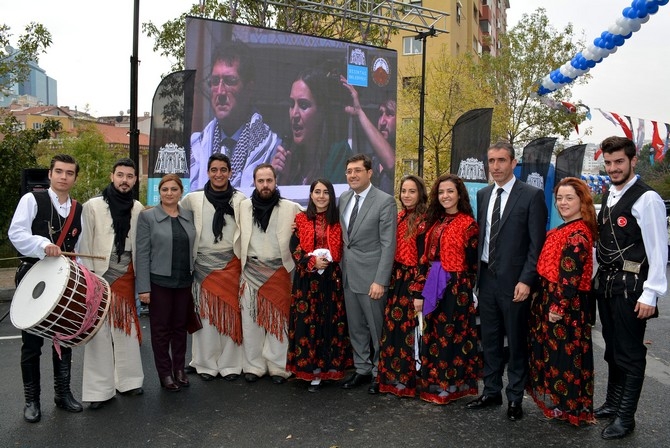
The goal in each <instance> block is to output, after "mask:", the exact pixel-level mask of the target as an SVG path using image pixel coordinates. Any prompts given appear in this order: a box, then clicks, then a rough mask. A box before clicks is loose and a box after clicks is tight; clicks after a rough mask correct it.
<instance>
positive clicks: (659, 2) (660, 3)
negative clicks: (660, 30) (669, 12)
mask: <svg viewBox="0 0 670 448" xmlns="http://www.w3.org/2000/svg"><path fill="white" fill-rule="evenodd" d="M669 1H670V0H656V4H657V5H658V6H664V5H667V4H668V2H669Z"/></svg>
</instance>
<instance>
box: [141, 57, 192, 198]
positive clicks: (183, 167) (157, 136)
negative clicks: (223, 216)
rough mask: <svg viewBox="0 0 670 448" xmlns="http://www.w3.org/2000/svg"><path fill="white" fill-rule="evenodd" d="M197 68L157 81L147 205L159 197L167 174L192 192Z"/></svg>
mask: <svg viewBox="0 0 670 448" xmlns="http://www.w3.org/2000/svg"><path fill="white" fill-rule="evenodd" d="M194 87H195V70H182V71H180V72H174V73H170V74H169V75H167V76H166V77H165V78H163V80H162V81H161V82H160V84H159V85H158V88H157V89H156V92H155V93H154V98H153V102H152V106H151V138H150V140H149V163H148V170H147V173H148V182H147V188H148V190H147V205H156V204H158V203H159V201H160V197H159V194H158V184H159V183H160V180H161V178H162V177H163V176H164V175H166V174H177V175H178V176H179V177H181V178H182V179H183V181H182V182H183V183H184V194H186V193H188V192H189V160H190V138H191V120H192V117H193V92H194Z"/></svg>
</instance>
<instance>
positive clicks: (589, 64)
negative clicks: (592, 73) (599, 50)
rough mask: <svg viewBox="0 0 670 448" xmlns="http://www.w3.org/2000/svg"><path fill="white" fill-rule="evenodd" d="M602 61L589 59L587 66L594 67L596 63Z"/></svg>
mask: <svg viewBox="0 0 670 448" xmlns="http://www.w3.org/2000/svg"><path fill="white" fill-rule="evenodd" d="M602 60H603V59H602V58H600V61H602ZM600 61H588V62H587V63H586V66H587V67H588V68H593V67H595V66H596V64H597V63H598V62H600Z"/></svg>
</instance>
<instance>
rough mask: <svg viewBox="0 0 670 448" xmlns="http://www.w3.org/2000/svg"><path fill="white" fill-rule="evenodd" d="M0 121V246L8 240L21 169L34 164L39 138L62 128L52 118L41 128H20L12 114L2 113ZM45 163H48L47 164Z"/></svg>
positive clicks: (16, 201) (18, 194) (18, 190)
mask: <svg viewBox="0 0 670 448" xmlns="http://www.w3.org/2000/svg"><path fill="white" fill-rule="evenodd" d="M2 117H3V118H4V121H3V122H2V124H0V135H2V136H4V138H3V140H2V141H0V160H2V163H0V245H4V244H5V243H6V242H7V230H8V229H9V224H10V222H11V220H12V216H13V215H14V209H15V208H16V204H17V203H18V202H19V196H20V185H21V172H22V170H23V169H24V168H29V167H35V166H37V160H36V158H35V148H36V146H37V144H38V142H39V141H40V140H43V139H46V138H49V136H50V135H51V134H52V133H54V132H57V131H59V130H60V129H61V124H60V122H58V121H55V120H49V119H47V120H45V121H44V124H43V126H42V127H41V128H40V129H22V126H21V123H19V121H18V120H17V119H16V117H14V116H13V115H4V116H2ZM47 166H48V165H47Z"/></svg>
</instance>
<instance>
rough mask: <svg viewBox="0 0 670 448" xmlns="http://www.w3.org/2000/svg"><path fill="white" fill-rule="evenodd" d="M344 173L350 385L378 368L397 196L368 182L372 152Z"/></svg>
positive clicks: (373, 391)
mask: <svg viewBox="0 0 670 448" xmlns="http://www.w3.org/2000/svg"><path fill="white" fill-rule="evenodd" d="M346 175H347V183H348V184H349V187H351V190H348V191H346V192H344V193H342V196H340V204H339V206H340V224H341V225H342V238H343V239H342V241H343V243H344V244H343V246H344V253H343V255H342V277H343V282H344V283H343V284H344V301H345V305H346V309H347V323H348V325H349V337H350V339H351V346H352V348H353V352H354V367H355V368H356V371H355V372H354V373H353V374H352V375H350V376H349V377H348V378H347V379H346V380H345V381H344V383H343V384H342V388H344V389H352V388H354V387H358V386H360V385H362V384H365V383H370V382H371V381H372V379H373V376H375V375H376V373H377V364H378V361H379V340H380V339H381V336H382V324H383V322H384V307H385V306H386V293H387V289H388V285H389V281H390V280H391V269H392V267H393V257H394V256H395V246H396V239H395V238H396V227H397V223H396V220H397V213H398V211H397V207H396V203H395V199H393V197H392V196H390V195H388V194H386V193H384V192H383V191H381V190H379V189H378V188H376V187H374V186H373V185H372V184H371V183H370V180H371V178H372V161H371V160H370V158H369V157H368V156H366V155H364V154H356V155H354V156H352V157H350V158H349V160H347V171H346ZM370 343H372V350H373V353H371V350H370ZM378 387H379V386H378V383H377V382H376V381H372V384H371V385H370V387H369V388H368V393H370V394H376V393H377V392H378V390H379V389H378Z"/></svg>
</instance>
